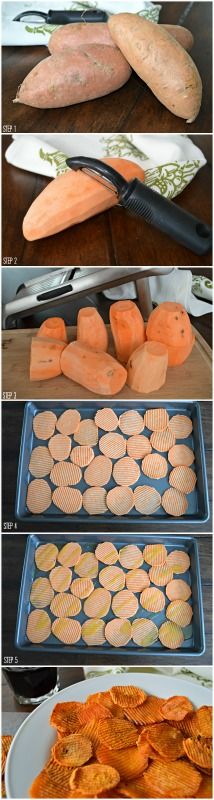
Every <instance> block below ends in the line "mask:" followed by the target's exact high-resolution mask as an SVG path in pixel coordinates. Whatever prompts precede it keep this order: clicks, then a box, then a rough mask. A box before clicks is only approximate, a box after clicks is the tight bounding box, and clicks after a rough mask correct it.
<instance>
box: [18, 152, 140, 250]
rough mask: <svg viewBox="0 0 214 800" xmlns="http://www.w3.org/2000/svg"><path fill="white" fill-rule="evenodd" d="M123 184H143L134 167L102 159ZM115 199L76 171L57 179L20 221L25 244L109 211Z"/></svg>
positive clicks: (114, 160)
mask: <svg viewBox="0 0 214 800" xmlns="http://www.w3.org/2000/svg"><path fill="white" fill-rule="evenodd" d="M103 161H105V162H106V163H108V164H110V165H111V166H112V167H114V168H115V169H116V170H118V172H120V173H121V175H123V177H124V178H126V179H127V180H131V178H139V179H140V180H143V178H144V171H143V170H142V169H141V167H140V166H139V165H138V164H135V163H134V162H133V161H129V160H128V159H124V158H105V159H103ZM117 202H118V197H117V195H116V194H115V193H114V192H112V191H111V189H109V188H108V187H107V186H104V185H103V184H101V183H99V182H98V181H96V180H94V178H92V177H91V176H90V175H87V174H86V173H85V172H82V171H81V170H78V171H77V172H74V171H72V170H69V171H68V172H65V173H64V174H63V175H59V176H58V177H57V178H54V180H52V181H50V183H49V184H48V185H47V186H46V188H45V189H44V190H43V192H41V194H39V195H38V197H36V200H34V202H33V203H32V205H31V206H30V208H29V209H28V211H27V214H26V216H25V218H24V220H23V234H24V237H25V239H27V240H28V241H29V242H32V241H35V240H36V239H42V238H44V237H45V236H51V235H52V234H54V233H59V231H62V230H64V229H65V228H69V227H70V225H76V224H78V223H79V222H83V221H84V220H85V219H88V218H89V217H93V216H95V214H100V213H101V212H102V211H105V210H106V209H108V208H112V207H113V206H114V205H116V204H117Z"/></svg>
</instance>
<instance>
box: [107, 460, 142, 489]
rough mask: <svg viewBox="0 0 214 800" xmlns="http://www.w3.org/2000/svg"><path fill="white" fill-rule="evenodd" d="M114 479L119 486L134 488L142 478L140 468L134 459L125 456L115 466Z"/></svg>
mask: <svg viewBox="0 0 214 800" xmlns="http://www.w3.org/2000/svg"><path fill="white" fill-rule="evenodd" d="M113 478H114V480H115V483H118V484H119V486H133V484H134V483H137V481H138V480H139V478H140V467H139V465H138V464H137V463H136V461H135V460H134V458H130V457H129V456H124V458H120V459H119V460H118V461H116V464H114V466H113Z"/></svg>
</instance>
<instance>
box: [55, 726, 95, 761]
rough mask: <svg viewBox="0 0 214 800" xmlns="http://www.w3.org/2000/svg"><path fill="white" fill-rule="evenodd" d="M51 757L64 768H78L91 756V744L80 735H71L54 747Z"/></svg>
mask: <svg viewBox="0 0 214 800" xmlns="http://www.w3.org/2000/svg"><path fill="white" fill-rule="evenodd" d="M52 755H53V758H54V759H55V761H57V763H59V764H62V766H64V767H71V768H73V767H79V766H81V765H82V764H85V763H86V762H87V761H89V759H90V758H91V756H92V746H91V742H90V741H89V739H86V737H85V736H82V735H81V733H71V734H70V736H66V737H65V739H61V741H59V742H57V743H56V744H55V745H54V747H53V748H52Z"/></svg>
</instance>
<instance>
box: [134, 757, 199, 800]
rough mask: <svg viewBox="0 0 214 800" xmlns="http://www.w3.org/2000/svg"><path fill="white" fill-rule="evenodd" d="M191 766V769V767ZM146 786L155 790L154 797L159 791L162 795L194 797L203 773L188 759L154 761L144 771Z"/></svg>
mask: <svg viewBox="0 0 214 800" xmlns="http://www.w3.org/2000/svg"><path fill="white" fill-rule="evenodd" d="M190 767H191V769H190ZM144 781H145V784H146V787H148V789H149V790H150V791H152V790H153V797H156V796H157V795H156V792H159V793H160V794H161V796H162V797H167V795H168V797H175V798H176V797H182V798H184V797H194V795H195V794H196V792H197V791H198V789H199V786H200V782H201V775H200V772H198V770H197V769H195V767H193V766H192V765H191V764H189V763H188V762H186V761H182V760H179V761H173V762H168V763H166V764H165V763H164V762H163V761H161V762H159V761H153V762H152V764H150V765H149V768H148V769H147V770H146V772H145V773H144Z"/></svg>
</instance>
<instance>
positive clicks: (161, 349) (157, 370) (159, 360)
mask: <svg viewBox="0 0 214 800" xmlns="http://www.w3.org/2000/svg"><path fill="white" fill-rule="evenodd" d="M167 366H168V351H167V347H166V345H165V344H160V342H145V344H143V345H141V346H140V347H138V348H137V350H135V352H134V353H132V355H131V356H130V359H129V361H128V364H127V370H128V375H127V383H128V386H130V388H131V389H133V390H134V391H135V392H140V393H141V394H149V393H151V392H155V391H157V389H160V387H161V386H163V385H164V383H165V380H166V372H167Z"/></svg>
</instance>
